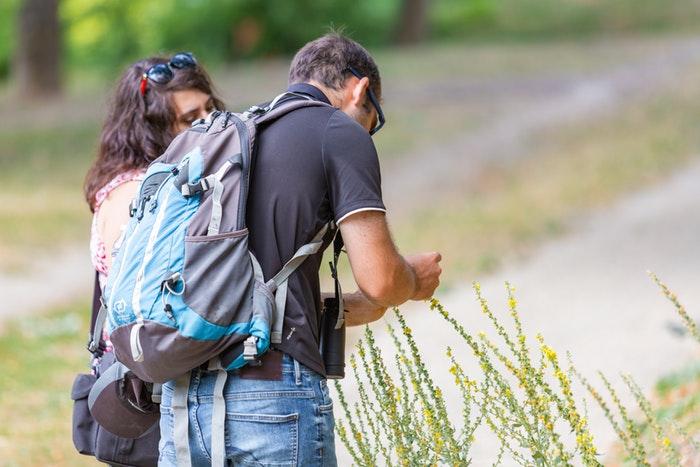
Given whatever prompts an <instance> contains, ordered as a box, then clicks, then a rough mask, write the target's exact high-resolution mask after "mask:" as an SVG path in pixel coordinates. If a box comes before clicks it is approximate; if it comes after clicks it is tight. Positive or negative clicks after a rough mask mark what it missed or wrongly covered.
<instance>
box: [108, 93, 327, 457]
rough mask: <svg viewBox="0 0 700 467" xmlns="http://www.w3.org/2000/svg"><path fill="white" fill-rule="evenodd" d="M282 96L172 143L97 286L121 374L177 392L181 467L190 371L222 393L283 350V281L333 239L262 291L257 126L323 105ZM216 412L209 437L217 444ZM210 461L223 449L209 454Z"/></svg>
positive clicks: (221, 117)
mask: <svg viewBox="0 0 700 467" xmlns="http://www.w3.org/2000/svg"><path fill="white" fill-rule="evenodd" d="M289 94H290V93H285V94H282V95H280V96H278V97H277V98H275V99H274V100H273V101H272V102H271V103H270V104H269V105H267V106H265V107H257V106H254V107H252V108H251V109H249V110H248V111H246V112H244V113H242V114H235V113H230V112H215V113H213V114H212V115H210V117H209V118H207V119H205V120H202V121H200V122H197V123H196V124H194V125H193V126H192V128H190V129H188V130H187V131H185V132H184V133H182V134H181V135H179V136H178V137H177V138H175V140H174V141H173V142H172V143H171V145H170V146H169V147H168V149H167V151H166V152H165V153H164V154H163V155H162V156H161V157H159V158H158V159H156V160H155V161H154V162H153V163H152V164H151V165H150V166H149V168H148V171H147V172H146V175H145V178H144V180H143V182H142V183H141V187H140V189H139V193H138V196H137V198H136V199H135V200H134V202H133V203H132V205H131V210H130V214H131V219H130V221H129V223H128V224H127V227H126V230H125V232H124V235H123V237H122V239H121V240H120V244H119V245H118V247H117V253H116V257H115V259H114V262H113V266H112V270H111V272H110V275H109V279H108V281H107V284H106V286H105V290H104V305H105V308H106V313H107V327H108V331H109V334H110V339H111V341H112V344H113V346H114V351H115V355H116V357H117V359H118V360H119V362H121V363H122V364H124V365H126V366H127V367H128V368H129V369H130V370H131V371H133V372H134V373H135V374H136V375H137V376H138V377H139V378H141V379H142V380H144V381H148V382H154V383H162V382H165V381H169V380H176V385H175V392H174V394H173V409H174V410H175V422H176V423H175V426H174V431H175V432H174V435H175V438H176V440H177V439H178V437H179V439H180V440H182V439H183V436H184V440H185V442H184V443H182V442H177V443H176V444H177V445H176V448H177V451H178V460H180V459H182V460H183V462H184V463H187V461H186V459H187V458H188V457H189V456H188V455H187V454H188V453H187V452H185V451H186V450H187V445H186V444H187V442H186V440H187V413H186V407H187V400H186V397H187V386H188V382H189V371H190V370H191V369H193V368H196V367H199V366H200V365H204V364H208V365H209V368H210V369H212V370H214V369H216V370H219V373H220V376H221V378H222V379H221V380H217V387H219V390H221V389H222V388H223V383H224V381H225V373H226V371H225V370H232V369H236V368H240V367H242V366H244V365H246V364H249V363H252V362H255V361H256V360H257V359H258V358H259V357H260V356H261V355H262V354H263V353H265V352H266V351H267V350H268V348H269V346H270V344H271V343H272V344H274V343H279V342H281V337H282V325H283V320H284V308H285V302H286V296H287V279H288V277H289V276H290V275H291V274H292V273H293V272H294V271H295V270H296V268H297V267H299V265H301V264H302V262H303V261H304V260H305V259H306V258H307V257H308V256H310V255H313V254H315V253H317V252H318V251H319V250H320V249H321V246H322V243H323V238H324V236H325V234H326V233H327V232H328V230H329V229H332V228H333V226H332V225H330V224H328V225H326V226H324V227H323V229H321V231H320V232H318V233H317V234H316V235H315V236H314V237H313V238H312V239H311V241H310V242H309V243H308V244H306V245H304V246H302V247H301V248H300V249H299V250H298V251H297V252H296V253H295V255H294V256H293V258H291V259H290V260H289V261H288V262H287V263H286V264H285V265H284V267H283V268H282V270H281V271H280V272H279V273H277V274H276V275H275V276H274V277H273V278H272V279H270V280H269V281H267V282H265V280H264V278H263V274H262V270H261V268H260V265H259V263H258V261H257V260H256V258H255V256H254V255H253V254H252V252H251V251H250V250H249V248H248V230H247V228H246V216H245V213H246V201H247V198H248V189H249V180H250V173H251V163H252V158H253V157H254V154H255V151H254V147H255V139H256V138H255V137H256V129H257V127H258V125H261V124H262V123H266V122H270V121H272V120H274V119H276V118H279V117H281V116H283V115H285V114H287V113H288V112H291V111H293V110H296V109H298V108H301V107H308V106H319V105H326V104H324V103H321V102H318V101H315V100H311V99H310V98H307V97H306V96H303V95H297V96H291V97H294V98H292V99H289V98H288V97H290V96H289ZM221 404H223V399H222V400H221V401H219V406H218V408H217V406H216V404H215V407H214V412H215V413H214V419H213V423H215V424H216V425H214V426H213V427H212V433H214V432H215V431H214V429H218V428H221V430H220V432H221V433H223V425H222V426H221V427H219V426H218V424H223V417H222V414H223V412H222V410H223V408H222V405H221ZM178 406H179V409H183V408H184V409H185V412H184V414H183V411H182V410H180V411H179V412H178V410H177V409H178ZM183 406H184V407H183ZM178 413H179V415H178ZM178 420H180V421H181V422H182V423H179V422H178ZM217 420H218V421H217ZM182 430H184V432H183V431H182ZM222 436H223V435H222ZM216 438H220V437H218V436H217V437H216ZM222 442H223V441H222V440H221V439H217V440H216V443H215V444H220V443H222ZM217 450H219V451H223V446H212V451H214V452H216V451H217ZM220 455H221V454H220V453H217V456H216V457H217V458H219V457H220ZM181 456H182V457H181ZM219 461H221V459H217V462H216V463H217V464H218V463H219Z"/></svg>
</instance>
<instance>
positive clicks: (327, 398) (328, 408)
mask: <svg viewBox="0 0 700 467" xmlns="http://www.w3.org/2000/svg"><path fill="white" fill-rule="evenodd" d="M318 385H319V387H320V389H321V398H320V400H319V404H318V411H319V412H320V413H321V414H323V413H324V412H331V413H333V399H331V394H330V392H329V391H328V383H327V381H326V380H325V379H322V380H320V381H319V382H318Z"/></svg>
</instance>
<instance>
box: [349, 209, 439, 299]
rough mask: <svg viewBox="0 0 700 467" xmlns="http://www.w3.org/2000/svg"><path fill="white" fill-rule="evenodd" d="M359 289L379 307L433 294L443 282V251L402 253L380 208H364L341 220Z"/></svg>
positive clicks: (351, 265) (424, 297)
mask: <svg viewBox="0 0 700 467" xmlns="http://www.w3.org/2000/svg"><path fill="white" fill-rule="evenodd" d="M340 232H341V234H342V235H343V240H344V242H345V249H346V251H347V252H348V258H349V260H350V267H351V269H352V273H353V276H354V277H355V282H357V285H358V287H359V288H360V291H361V292H362V294H363V295H364V297H366V298H367V299H368V300H369V301H370V302H371V303H373V304H374V305H376V306H377V307H379V308H382V307H383V308H386V307H389V306H394V305H400V304H401V303H404V302H405V301H407V300H423V299H426V298H429V297H431V296H432V294H433V292H434V291H435V289H436V288H437V286H438V284H439V283H440V273H441V272H442V270H441V269H440V264H439V262H440V260H441V257H440V254H439V253H436V252H431V253H422V254H419V255H413V256H409V257H407V258H404V257H403V256H401V255H400V254H399V252H398V251H397V249H396V246H395V245H394V241H393V240H392V238H391V234H390V233H389V226H388V225H387V223H386V217H385V215H384V213H383V212H381V211H362V212H358V213H355V214H353V215H351V216H350V217H348V218H346V219H344V220H343V221H342V222H341V223H340Z"/></svg>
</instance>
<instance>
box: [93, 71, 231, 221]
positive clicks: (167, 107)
mask: <svg viewBox="0 0 700 467" xmlns="http://www.w3.org/2000/svg"><path fill="white" fill-rule="evenodd" d="M168 61H169V59H168V58H163V57H151V58H147V59H145V60H141V61H138V62H136V63H134V64H133V65H131V66H130V67H129V68H127V70H126V71H125V72H124V74H123V75H122V77H121V78H120V79H119V82H118V83H117V87H116V91H115V93H114V96H113V97H112V101H111V103H110V105H109V111H108V114H107V118H106V119H105V123H104V125H103V127H102V134H101V135H100V146H99V150H98V152H97V159H96V160H95V162H94V163H93V165H92V167H90V169H89V170H88V173H87V175H86V177H85V185H84V191H85V199H86V200H87V202H88V204H89V205H90V210H91V211H94V208H95V195H96V194H97V192H98V191H99V190H100V188H102V187H103V186H104V185H106V184H107V183H108V182H109V181H110V180H112V179H113V178H114V177H116V176H117V175H119V174H120V173H123V172H126V171H128V170H133V169H139V168H144V167H146V166H148V164H149V163H150V162H151V161H153V160H154V159H156V158H157V157H158V156H160V155H161V154H163V152H164V151H165V149H166V148H167V147H168V145H169V144H170V142H171V141H172V140H173V138H175V136H176V134H175V132H174V128H175V118H176V112H175V108H174V107H173V103H172V99H171V93H172V92H173V91H181V90H186V89H196V90H198V91H201V92H203V93H205V94H207V95H209V96H211V100H212V104H213V106H214V107H215V108H217V109H221V110H223V109H224V104H223V102H222V101H221V99H219V98H218V97H217V96H216V95H215V94H214V89H213V86H212V83H211V79H210V78H209V75H208V74H207V72H206V71H205V70H204V69H203V68H202V67H201V65H197V66H195V67H190V68H182V69H177V70H174V71H175V73H174V77H173V79H172V80H171V81H170V82H168V83H166V84H163V85H159V84H156V83H154V82H153V81H149V82H148V88H147V89H148V90H147V92H146V95H145V96H142V95H141V92H140V91H139V85H140V83H141V77H142V76H143V74H144V72H145V71H146V70H148V69H149V68H150V67H152V66H153V65H156V64H159V63H168Z"/></svg>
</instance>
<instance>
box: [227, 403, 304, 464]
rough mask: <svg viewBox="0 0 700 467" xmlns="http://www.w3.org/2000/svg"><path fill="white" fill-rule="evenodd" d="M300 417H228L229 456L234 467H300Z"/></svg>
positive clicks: (288, 415)
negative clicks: (298, 459)
mask: <svg viewBox="0 0 700 467" xmlns="http://www.w3.org/2000/svg"><path fill="white" fill-rule="evenodd" d="M298 431H299V414H297V413H292V414H287V415H269V414H246V413H227V414H226V455H227V458H228V459H229V460H231V461H233V464H234V465H257V466H260V465H265V466H280V467H281V466H291V465H297V457H298V443H299V433H298Z"/></svg>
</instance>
